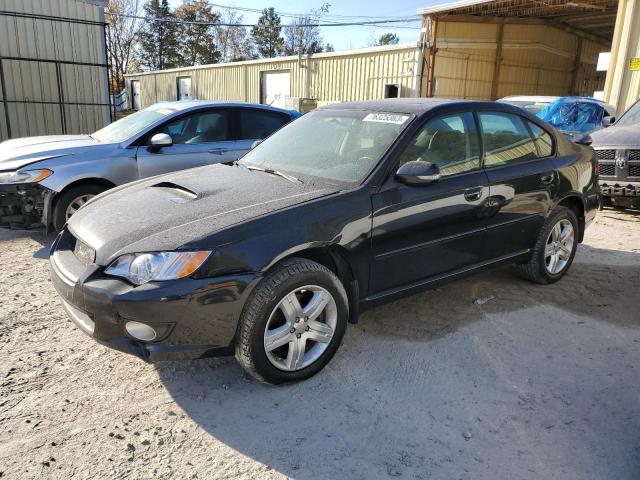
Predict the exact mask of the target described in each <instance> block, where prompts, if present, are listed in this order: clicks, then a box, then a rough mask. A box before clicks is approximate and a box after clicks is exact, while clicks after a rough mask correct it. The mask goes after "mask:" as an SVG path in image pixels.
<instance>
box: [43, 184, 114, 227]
mask: <svg viewBox="0 0 640 480" xmlns="http://www.w3.org/2000/svg"><path fill="white" fill-rule="evenodd" d="M106 190H107V189H106V188H104V187H102V186H100V185H95V184H87V185H78V186H77V187H73V188H70V189H68V190H64V191H63V192H62V193H61V194H60V195H59V196H58V199H57V201H56V204H55V207H54V208H53V219H52V223H53V228H55V230H56V232H59V231H60V230H62V227H64V224H65V223H67V220H68V218H67V217H68V213H69V211H70V210H71V209H73V208H74V206H75V205H77V207H78V208H80V206H82V204H84V203H86V202H87V201H88V200H90V199H91V198H93V197H95V196H96V195H99V194H101V193H102V192H104V191H106Z"/></svg>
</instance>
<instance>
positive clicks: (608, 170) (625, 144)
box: [591, 101, 640, 208]
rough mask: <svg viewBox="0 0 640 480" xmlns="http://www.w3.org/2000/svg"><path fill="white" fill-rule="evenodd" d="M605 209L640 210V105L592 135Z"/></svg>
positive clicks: (630, 108) (636, 104)
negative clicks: (606, 207) (608, 207)
mask: <svg viewBox="0 0 640 480" xmlns="http://www.w3.org/2000/svg"><path fill="white" fill-rule="evenodd" d="M591 139H592V142H593V143H592V146H593V148H594V149H595V151H596V155H597V157H598V169H599V173H600V187H601V188H602V195H603V199H604V205H605V206H613V207H622V208H640V101H638V102H636V103H635V104H633V105H632V106H631V107H629V109H628V110H627V111H626V112H625V113H624V114H623V115H622V116H621V117H620V119H619V120H618V121H617V122H616V123H615V124H614V125H613V126H611V127H609V128H607V129H606V130H600V131H598V132H595V133H593V134H592V135H591Z"/></svg>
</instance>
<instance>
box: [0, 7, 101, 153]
mask: <svg viewBox="0 0 640 480" xmlns="http://www.w3.org/2000/svg"><path fill="white" fill-rule="evenodd" d="M107 3H108V2H107V0H55V1H44V0H0V141H2V140H6V139H8V138H15V137H25V136H33V135H47V134H73V133H88V132H92V131H95V130H97V129H98V128H100V127H102V126H104V125H105V124H107V123H108V122H109V121H110V120H111V118H110V111H111V110H110V108H109V93H108V80H107V72H108V66H107V55H106V43H105V19H104V7H105V6H106V4H107Z"/></svg>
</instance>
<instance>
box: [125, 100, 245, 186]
mask: <svg viewBox="0 0 640 480" xmlns="http://www.w3.org/2000/svg"><path fill="white" fill-rule="evenodd" d="M232 122H233V112H232V110H231V109H228V108H216V109H207V110H198V111H196V112H191V113H187V114H184V115H181V116H180V117H177V118H175V119H171V120H169V121H167V122H166V123H165V124H163V125H162V126H160V127H159V128H157V129H155V130H154V131H153V132H151V133H150V134H149V135H148V137H147V142H148V140H149V139H150V138H151V137H152V136H153V135H155V134H157V133H166V134H168V135H170V136H171V138H172V140H173V145H171V146H168V147H163V148H161V149H159V150H154V149H150V148H148V147H146V146H142V147H139V148H138V152H137V161H138V171H139V174H140V177H150V176H152V175H159V174H161V173H167V172H172V171H175V170H184V169H186V168H193V167H199V166H202V165H208V164H213V163H229V162H232V161H234V160H236V159H238V158H239V157H240V156H241V154H242V153H244V152H243V151H238V146H237V145H236V142H235V141H234V140H233V139H232V130H233V129H232Z"/></svg>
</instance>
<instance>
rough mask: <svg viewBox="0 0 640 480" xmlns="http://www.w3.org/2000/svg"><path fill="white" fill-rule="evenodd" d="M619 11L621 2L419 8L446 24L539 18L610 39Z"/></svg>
mask: <svg viewBox="0 0 640 480" xmlns="http://www.w3.org/2000/svg"><path fill="white" fill-rule="evenodd" d="M617 10H618V0H581V1H570V2H567V1H565V0H545V1H536V0H457V1H454V2H448V3H442V4H439V5H434V6H430V7H425V8H420V9H418V14H419V15H434V16H437V17H438V18H440V19H442V20H445V21H446V20H451V19H454V17H467V18H476V19H482V18H487V19H488V18H490V17H494V18H495V17H499V18H507V19H511V20H513V21H514V22H517V21H518V20H530V19H537V20H540V21H544V22H547V23H549V24H555V25H557V26H565V27H571V28H574V29H576V30H581V31H583V32H585V33H588V34H590V35H592V36H594V37H599V38H601V39H603V40H609V39H610V38H611V37H612V36H613V29H614V27H615V22H616V12H617Z"/></svg>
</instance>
